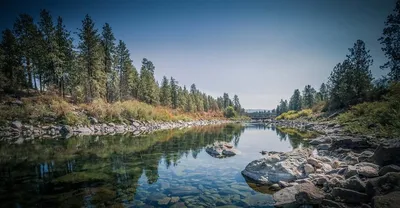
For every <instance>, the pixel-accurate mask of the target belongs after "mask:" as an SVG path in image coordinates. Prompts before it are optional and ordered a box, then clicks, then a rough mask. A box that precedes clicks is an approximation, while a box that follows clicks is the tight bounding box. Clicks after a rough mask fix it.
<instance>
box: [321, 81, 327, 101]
mask: <svg viewBox="0 0 400 208" xmlns="http://www.w3.org/2000/svg"><path fill="white" fill-rule="evenodd" d="M319 93H320V96H321V100H322V101H325V100H327V99H328V88H327V87H326V85H325V83H322V84H321V87H320V88H319Z"/></svg>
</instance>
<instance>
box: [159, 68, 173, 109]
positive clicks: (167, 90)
mask: <svg viewBox="0 0 400 208" xmlns="http://www.w3.org/2000/svg"><path fill="white" fill-rule="evenodd" d="M160 104H161V105H163V106H167V107H170V106H171V86H170V84H169V81H168V79H167V77H166V76H164V77H163V80H162V82H161V88H160Z"/></svg>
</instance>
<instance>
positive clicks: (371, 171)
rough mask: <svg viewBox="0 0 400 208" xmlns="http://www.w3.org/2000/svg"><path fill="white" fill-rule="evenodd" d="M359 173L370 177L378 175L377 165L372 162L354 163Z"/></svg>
mask: <svg viewBox="0 0 400 208" xmlns="http://www.w3.org/2000/svg"><path fill="white" fill-rule="evenodd" d="M355 167H356V169H357V172H358V174H359V175H362V176H365V177H368V178H372V177H376V176H379V174H378V171H379V166H378V165H375V164H373V163H368V162H361V163H358V164H356V165H355Z"/></svg>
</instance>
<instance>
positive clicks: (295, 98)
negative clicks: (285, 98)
mask: <svg viewBox="0 0 400 208" xmlns="http://www.w3.org/2000/svg"><path fill="white" fill-rule="evenodd" d="M301 102H302V98H301V95H300V90H299V89H296V90H294V92H293V95H292V97H291V98H290V100H289V110H295V111H299V110H301V106H302V105H301Z"/></svg>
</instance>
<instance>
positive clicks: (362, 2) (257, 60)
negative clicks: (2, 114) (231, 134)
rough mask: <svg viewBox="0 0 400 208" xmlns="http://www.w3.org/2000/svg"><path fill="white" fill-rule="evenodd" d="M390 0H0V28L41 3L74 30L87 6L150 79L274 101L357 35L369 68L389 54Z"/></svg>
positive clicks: (312, 80) (337, 56) (317, 76)
mask: <svg viewBox="0 0 400 208" xmlns="http://www.w3.org/2000/svg"><path fill="white" fill-rule="evenodd" d="M394 5H395V0H304V1H300V0H291V1H289V0H281V1H278V0H264V1H255V0H247V1H245V0H243V1H239V0H226V1H222V0H210V1H205V0H192V1H183V0H182V1H168V0H158V1H155V0H139V1H137V0H136V1H128V0H126V1H105V0H104V1H88V0H86V1H85V0H82V1H77V0H69V1H65V0H61V1H40V0H37V1H26V2H24V1H20V0H13V1H9V0H5V1H4V0H3V1H2V3H1V7H0V29H4V28H6V27H12V24H13V22H14V20H15V19H16V17H17V15H18V14H19V13H28V14H31V15H32V16H34V17H35V18H36V20H37V19H38V18H37V17H38V15H39V11H40V9H42V8H45V9H48V10H50V11H51V13H52V15H53V16H54V17H56V16H62V17H63V19H64V21H65V24H66V26H67V28H68V29H69V30H71V31H72V32H76V31H77V28H79V27H80V26H81V20H82V19H83V17H84V16H85V14H89V15H90V16H91V17H92V18H93V19H94V21H95V23H96V26H97V27H98V28H99V31H100V29H101V27H102V25H103V24H104V23H105V22H108V23H109V24H110V25H111V26H112V28H113V31H114V33H115V36H116V38H117V39H121V40H123V41H125V42H126V44H127V46H128V48H129V50H130V52H131V58H132V59H133V62H134V65H135V66H136V67H137V68H140V62H141V59H142V58H144V57H146V58H148V59H149V60H151V61H153V63H154V64H155V66H156V72H155V73H156V78H157V79H158V80H161V78H162V76H163V75H166V76H168V77H170V76H173V77H174V78H176V79H177V80H178V81H179V83H180V84H181V85H186V86H190V84H192V83H196V85H197V87H198V88H199V89H200V90H202V91H204V92H206V93H209V94H211V95H213V96H219V95H222V93H223V92H228V93H229V95H230V96H231V97H233V95H234V94H238V95H239V98H240V100H241V103H242V105H243V106H244V107H245V108H263V109H272V108H274V107H275V106H276V104H277V103H278V102H279V100H280V99H281V98H284V99H288V98H289V97H290V96H291V94H292V93H293V91H294V89H296V88H299V89H302V88H304V85H306V84H311V85H312V86H314V87H315V88H317V89H318V88H319V85H320V84H321V83H322V82H326V81H327V78H328V76H329V74H330V71H331V70H332V68H333V67H334V66H335V65H336V63H338V62H341V61H343V59H344V58H345V55H346V54H347V53H348V48H350V47H352V46H353V44H354V42H355V41H356V40H357V39H362V40H364V41H365V42H366V46H367V48H368V49H370V50H371V55H372V57H373V59H374V65H373V66H372V68H371V70H372V73H373V74H374V76H375V77H380V76H382V75H384V74H386V73H387V72H386V71H382V70H381V69H379V66H380V65H382V64H383V63H384V62H385V61H386V59H385V57H384V55H383V53H382V51H381V45H380V44H379V42H378V41H377V39H378V38H379V37H380V36H381V34H382V30H383V27H384V21H385V19H386V17H387V15H388V14H389V13H391V11H392V10H393V8H394Z"/></svg>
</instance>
